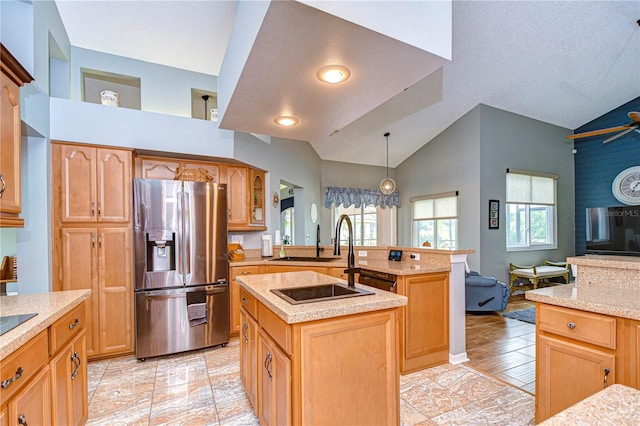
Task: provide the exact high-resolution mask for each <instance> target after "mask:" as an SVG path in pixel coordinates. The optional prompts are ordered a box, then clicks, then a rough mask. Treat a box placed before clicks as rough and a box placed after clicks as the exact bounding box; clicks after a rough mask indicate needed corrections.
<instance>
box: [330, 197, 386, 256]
mask: <svg viewBox="0 0 640 426" xmlns="http://www.w3.org/2000/svg"><path fill="white" fill-rule="evenodd" d="M343 214H346V215H347V216H349V219H351V224H352V226H353V245H356V246H375V245H394V244H395V243H396V241H395V240H396V238H395V232H394V230H395V221H396V208H395V207H387V208H382V207H375V206H374V205H373V204H370V205H368V206H364V205H363V206H361V207H354V206H353V205H351V206H349V207H344V206H342V205H341V206H338V207H335V206H334V207H333V218H334V219H333V228H334V229H335V227H336V225H337V224H338V219H339V218H340V216H341V215H343ZM332 234H333V233H332ZM348 244H349V230H348V227H347V225H346V224H342V228H341V229H340V245H341V246H346V245H348Z"/></svg>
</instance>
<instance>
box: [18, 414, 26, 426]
mask: <svg viewBox="0 0 640 426" xmlns="http://www.w3.org/2000/svg"><path fill="white" fill-rule="evenodd" d="M18 423H20V424H21V425H23V426H27V418H26V417H25V416H24V414H20V415H19V416H18Z"/></svg>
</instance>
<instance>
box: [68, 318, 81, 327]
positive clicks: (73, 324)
mask: <svg viewBox="0 0 640 426" xmlns="http://www.w3.org/2000/svg"><path fill="white" fill-rule="evenodd" d="M78 325H80V320H79V319H78V318H76V320H75V321H74V322H72V323H71V324H69V330H73V329H74V328H76V326H78Z"/></svg>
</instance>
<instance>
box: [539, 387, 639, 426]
mask: <svg viewBox="0 0 640 426" xmlns="http://www.w3.org/2000/svg"><path fill="white" fill-rule="evenodd" d="M638 407H640V391H639V390H637V389H633V388H630V387H627V386H623V385H611V386H609V387H608V388H606V389H603V390H601V391H599V392H598V393H595V394H593V395H591V396H589V397H588V398H585V399H583V400H582V401H580V402H578V403H577V404H575V405H573V406H571V407H569V408H567V409H565V410H563V411H561V412H559V413H558V414H556V415H555V416H553V417H550V418H548V419H547V420H545V421H544V422H542V423H540V424H541V425H544V426H556V425H557V426H564V425H576V426H578V425H585V426H590V425H611V426H618V425H637V424H640V410H638Z"/></svg>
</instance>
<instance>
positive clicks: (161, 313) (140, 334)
mask: <svg viewBox="0 0 640 426" xmlns="http://www.w3.org/2000/svg"><path fill="white" fill-rule="evenodd" d="M201 290H205V291H206V302H205V303H206V312H207V316H206V319H207V321H206V323H204V324H199V325H195V326H193V325H192V323H191V322H190V321H189V316H188V313H187V293H189V292H198V291H201ZM135 297H136V305H135V308H136V309H135V310H136V358H138V359H142V358H149V357H154V356H160V355H167V354H172V353H177V352H184V351H189V350H193V349H200V348H206V347H210V346H215V345H220V344H225V343H227V342H228V341H229V284H216V285H207V286H195V287H185V288H180V289H172V290H155V291H143V292H137V293H135Z"/></svg>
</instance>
